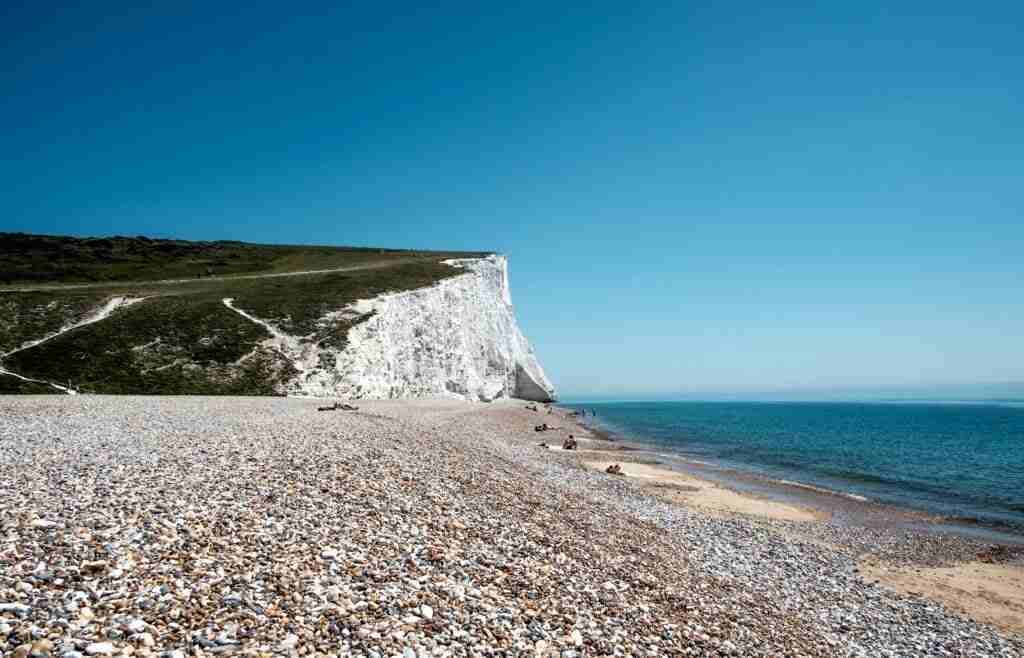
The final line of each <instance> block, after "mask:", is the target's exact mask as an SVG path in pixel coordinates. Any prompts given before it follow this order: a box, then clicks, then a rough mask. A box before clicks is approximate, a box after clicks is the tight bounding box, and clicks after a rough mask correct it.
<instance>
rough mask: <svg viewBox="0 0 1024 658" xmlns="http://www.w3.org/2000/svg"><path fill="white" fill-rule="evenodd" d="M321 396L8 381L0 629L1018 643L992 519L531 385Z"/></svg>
mask: <svg viewBox="0 0 1024 658" xmlns="http://www.w3.org/2000/svg"><path fill="white" fill-rule="evenodd" d="M322 404H323V401H322V400H296V399H273V398H193V397H182V398H145V397H122V398H115V397H105V396H80V397H78V398H71V397H58V396H48V397H44V396H38V397H34V396H33V397H28V396H24V397H22V396H18V397H14V396H11V397H0V417H2V418H3V419H4V423H0V538H2V542H0V653H2V654H4V655H7V654H9V653H13V652H15V651H19V650H20V651H24V652H26V653H31V651H32V650H33V645H38V646H36V649H40V650H41V649H47V648H48V649H49V651H48V652H43V653H44V654H45V655H70V654H68V652H72V653H74V652H77V653H79V654H82V655H86V654H92V655H125V656H127V655H132V656H137V657H141V658H146V657H147V656H151V657H153V658H155V657H156V656H159V655H161V654H164V653H165V652H174V651H181V652H182V655H185V656H188V655H194V656H214V655H252V656H256V655H271V654H273V655H287V656H295V655H303V656H365V657H367V658H369V657H371V656H380V657H383V656H394V655H398V656H412V657H415V658H420V657H421V656H446V655H449V656H456V655H460V656H461V655H522V656H539V655H545V656H546V655H555V656H560V657H569V656H576V657H577V658H580V657H582V656H612V655H624V656H625V655H634V656H639V655H710V656H716V655H722V656H725V655H729V656H737V655H743V656H747V655H751V656H755V655H765V656H768V655H806V656H834V655H855V656H877V655H886V652H890V655H992V656H1016V655H1024V637H1022V636H1021V635H1019V634H1015V633H1016V629H1018V626H1017V623H1018V622H1017V621H1016V619H1017V617H1016V616H1015V613H1014V612H1013V609H1012V605H1013V604H1014V601H1015V599H1013V597H1014V596H1015V594H1014V590H1012V589H1009V590H1007V589H1005V586H1006V585H1007V583H1009V584H1011V585H1012V583H1013V580H1012V579H1013V578H1014V577H1015V576H1013V574H1015V573H1017V571H1016V569H1017V568H1018V567H1017V565H1016V564H1015V563H1014V562H1013V561H1012V556H1010V557H1011V560H1010V562H1007V561H1006V560H1005V559H1003V558H1005V557H1006V556H1005V555H1002V554H997V553H993V552H992V550H991V546H990V545H989V544H986V543H984V542H977V541H972V540H970V539H967V538H961V537H948V538H947V537H939V536H937V535H935V534H928V533H914V532H899V533H896V532H892V531H891V529H887V528H871V527H864V528H860V527H857V528H854V527H851V526H849V525H844V524H839V523H836V522H835V521H834V520H833V519H825V518H824V517H822V516H821V515H820V514H816V513H815V512H814V511H813V510H810V511H809V510H807V509H802V508H800V507H799V506H793V507H792V509H791V510H789V511H784V510H782V508H779V507H778V506H776V505H775V503H774V501H768V500H764V499H759V498H757V497H756V496H749V495H748V494H745V493H744V492H738V491H728V489H727V488H726V487H722V486H721V485H720V484H719V483H714V482H702V481H699V479H689V480H675V479H672V478H675V477H677V476H678V474H676V473H672V472H670V473H662V472H661V470H662V469H661V466H660V465H657V464H644V463H643V462H644V461H645V456H644V455H643V454H641V453H638V452H637V451H631V450H617V449H616V448H618V447H619V446H616V445H614V444H609V442H607V441H602V440H601V439H599V438H595V437H593V436H589V435H587V434H586V433H584V432H582V431H579V430H578V429H577V428H576V426H575V425H572V424H569V423H567V422H564V421H563V419H562V418H558V413H559V412H556V413H554V414H552V415H551V416H547V414H545V413H543V412H540V413H538V412H534V411H530V410H527V409H526V408H525V406H526V405H525V404H524V403H521V402H508V403H495V404H490V405H485V404H469V403H461V402H452V401H409V402H388V401H381V402H366V401H358V402H356V403H355V404H356V405H357V406H359V411H357V412H343V411H332V412H318V411H316V407H317V406H318V405H322ZM553 418H554V419H555V420H556V422H552V419H553ZM566 420H569V419H566ZM545 421H546V422H548V423H549V424H553V425H562V426H563V429H561V430H557V431H552V432H535V431H534V430H533V428H534V426H535V425H537V424H539V423H542V422H545ZM569 433H573V434H574V436H576V437H577V438H579V441H580V444H581V445H580V448H581V450H579V451H562V450H544V449H541V448H539V447H537V444H538V443H540V442H541V441H545V442H547V443H549V444H551V445H560V444H561V441H562V440H563V439H564V438H565V437H566V436H567V435H568V434H569ZM613 459H614V460H615V461H616V463H621V464H623V466H624V470H625V471H626V473H627V476H612V475H606V474H605V473H603V472H601V471H598V470H595V469H594V468H593V467H589V468H588V467H587V466H586V465H585V462H591V463H596V465H598V466H600V465H601V464H603V463H605V462H608V461H611V460H613ZM630 459H632V460H633V464H634V466H630ZM640 467H644V468H640ZM631 468H633V469H634V472H633V473H632V475H633V477H630V475H629V474H630V469H631ZM648 469H650V470H648ZM638 475H646V476H647V477H646V478H641V477H636V476H638ZM666 477H667V478H670V481H668V482H664V481H659V480H660V479H662V478H666ZM679 477H683V476H679ZM692 489H698V491H692ZM666 491H667V492H668V494H667V495H666ZM677 494H678V498H676V495H677ZM790 514H791V515H793V516H792V518H787V515H790ZM808 516H810V517H811V518H808ZM985 556H988V557H987V558H986V557H985ZM993 556H997V557H999V560H998V562H999V564H997V565H996V566H997V567H998V569H997V570H992V569H985V570H983V571H979V570H978V569H979V567H978V566H977V565H971V563H972V562H978V561H979V560H982V559H992V558H993ZM867 557H870V558H871V560H872V561H871V563H870V564H869V562H868V561H867V560H866V558H867ZM877 565H881V566H878V567H877V568H879V569H884V570H886V571H888V572H896V573H903V572H905V573H908V574H915V573H917V574H918V575H919V576H920V578H921V579H924V578H927V579H932V580H936V579H941V580H938V581H937V582H938V583H939V584H943V585H948V580H949V578H948V572H947V571H937V570H941V569H950V568H953V569H964V570H966V572H968V573H969V574H970V575H971V578H973V579H974V581H973V586H974V587H981V588H982V589H986V591H988V590H989V589H990V590H992V591H991V592H990V594H991V596H988V599H990V601H991V602H993V605H996V606H997V608H998V606H1000V605H1002V606H1003V608H1005V610H1004V611H1003V612H1005V614H1003V613H1002V612H999V611H998V610H996V612H994V613H993V614H991V615H989V616H986V615H985V614H982V612H980V611H977V610H974V609H972V608H970V607H968V606H967V605H966V603H967V602H968V601H965V600H964V599H967V598H971V597H958V596H956V595H955V592H954V596H953V598H947V599H946V600H942V599H940V598H939V596H938V593H935V594H930V591H929V590H927V589H926V588H924V587H922V588H920V589H919V590H917V591H919V592H920V593H921V594H924V595H925V596H933V597H934V599H935V600H938V601H941V605H940V604H937V603H934V602H933V600H932V599H929V598H925V597H922V596H915V595H909V594H904V593H901V592H900V591H898V590H897V589H895V587H897V586H898V587H902V588H909V587H911V586H913V585H907V584H904V583H901V582H900V578H898V577H895V576H886V575H885V574H882V573H881V572H880V571H879V572H877V573H876V571H874V569H875V568H876V566H877ZM915 569H920V570H921V571H920V572H915V571H914V570H915ZM898 570H904V571H903V572H901V571H898ZM877 580H880V581H883V582H882V583H881V584H876V582H875V581H877ZM890 584H891V586H890ZM996 584H998V585H999V587H1000V588H1001V589H998V591H996V589H995V585H996ZM933 589H935V590H937V589H938V588H937V587H935V588H933ZM946 589H947V590H955V589H957V587H956V586H953V587H948V586H947V587H946ZM970 591H973V592H975V595H974V596H973V598H975V599H981V598H985V597H981V596H978V595H977V594H976V592H977V590H976V589H975V590H970ZM76 592H80V594H76ZM948 594H949V592H946V595H948ZM996 599H1000V600H1001V602H1000V601H997V600H996ZM971 617H973V618H974V619H976V620H977V621H973V620H972V619H971ZM32 629H37V630H35V631H33V630H32ZM167 655H174V654H170V653H167ZM72 658H73V657H72Z"/></svg>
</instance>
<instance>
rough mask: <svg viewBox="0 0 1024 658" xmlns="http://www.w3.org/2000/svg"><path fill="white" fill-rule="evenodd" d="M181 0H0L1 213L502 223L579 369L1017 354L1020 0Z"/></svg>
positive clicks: (648, 387)
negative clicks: (324, 0)
mask: <svg viewBox="0 0 1024 658" xmlns="http://www.w3.org/2000/svg"><path fill="white" fill-rule="evenodd" d="M87 4H88V3H87ZM165 4H171V3H165ZM173 4H174V6H173V7H167V8H163V9H140V8H138V7H136V6H129V5H126V6H123V7H117V6H116V3H106V5H107V6H106V8H104V9H103V10H102V11H98V10H97V9H96V8H95V7H92V8H83V7H82V6H81V5H76V6H70V7H65V8H60V7H56V6H54V5H50V6H47V7H46V8H45V9H44V8H42V7H41V6H32V7H17V6H14V5H10V4H5V6H4V8H3V9H0V31H2V32H0V34H2V36H3V39H0V57H2V61H3V62H4V63H5V65H4V67H3V68H2V70H0V76H2V89H3V90H4V102H3V103H2V104H0V126H2V127H0V134H2V144H3V147H4V148H3V149H2V156H0V176H2V179H3V180H4V181H5V183H6V185H5V194H4V195H3V196H2V200H0V230H19V231H31V232H40V233H58V234H76V235H107V234H147V235H151V236H164V237H179V238H186V239H239V240H249V241H256V242H281V243H304V242H316V243H333V244H355V245H384V246H397V247H410V248H424V249H426V248H438V249H441V248H444V249H492V250H498V251H502V252H504V253H507V254H508V255H509V256H510V257H511V267H512V286H513V288H512V293H513V300H514V301H515V303H516V307H517V311H518V313H519V315H520V319H521V322H522V324H523V326H524V329H525V331H526V332H527V334H528V335H529V336H530V338H531V339H532V340H533V342H534V345H535V347H536V348H537V351H538V352H539V354H540V356H541V358H542V362H543V363H544V365H545V367H546V368H547V370H548V371H549V373H550V375H551V376H552V379H553V380H554V381H555V383H556V384H557V385H558V386H559V388H560V389H561V391H562V392H563V394H565V395H567V396H570V397H588V396H594V395H613V396H615V395H640V396H642V395H645V394H653V393H662V394H664V393H686V394H698V395H699V394H701V393H704V392H741V393H742V392H753V391H778V390H787V389H801V390H805V389H806V390H813V389H837V388H864V387H893V386H930V385H937V384H947V383H957V384H963V383H968V384H969V383H974V382H1002V381H1024V349H1021V346H1022V337H1024V293H1022V291H1024V112H1022V108H1024V39H1021V38H1020V32H1019V27H1020V25H1022V24H1024V9H1022V8H1021V6H1020V5H1019V4H1018V3H1002V4H1001V3H973V4H970V3H956V4H953V3H943V2H920V3H913V2H905V3H877V4H876V3H872V2H865V3H809V4H806V5H804V6H799V5H795V4H787V5H786V6H785V7H769V6H767V5H764V4H763V3H748V4H746V5H739V4H731V5H727V4H725V3H707V4H704V3H701V4H684V3H669V4H664V5H654V4H652V5H647V4H636V3H600V2H597V3H595V2H588V3H584V4H581V5H578V6H573V5H563V6H559V3H543V4H542V3H529V2H527V3H515V6H514V7H500V8H486V9H485V8H483V7H482V6H481V5H480V3H450V4H445V5H443V6H441V7H436V8H430V9H425V8H422V7H411V6H410V7H402V6H396V5H383V4H373V5H371V4H367V5H364V6H360V7H337V6H331V5H320V6H318V5H315V4H305V3H292V4H290V5H282V4H280V3H267V4H259V3H255V4H249V5H239V6H234V7H232V6H229V4H228V3H213V4H215V5H217V6H215V7H211V6H207V5H208V4H210V3H203V4H190V3H173ZM829 4H831V5H835V6H831V7H826V6H825V5H829ZM894 5H898V6H894Z"/></svg>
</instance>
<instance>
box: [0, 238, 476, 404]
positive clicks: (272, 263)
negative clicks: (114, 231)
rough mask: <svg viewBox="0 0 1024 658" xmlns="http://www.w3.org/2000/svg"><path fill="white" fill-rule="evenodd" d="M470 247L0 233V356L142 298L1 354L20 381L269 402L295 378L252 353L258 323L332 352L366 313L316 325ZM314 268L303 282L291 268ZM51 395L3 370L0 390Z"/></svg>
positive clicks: (283, 361) (424, 275)
mask: <svg viewBox="0 0 1024 658" xmlns="http://www.w3.org/2000/svg"><path fill="white" fill-rule="evenodd" d="M482 255H485V254H483V253H479V252H422V251H403V250H393V249H368V248H353V247H327V246H298V245H297V246H292V245H258V244H248V243H243V242H188V241H184V240H154V239H149V238H145V237H134V238H132V237H112V238H72V237H55V236H40V235H26V234H21V233H15V234H11V233H0V354H5V353H8V352H10V351H11V350H15V349H17V348H18V347H20V346H22V345H24V344H25V343H26V342H28V341H31V340H36V339H39V338H42V337H44V336H47V335H49V334H52V333H54V332H57V331H59V330H60V329H61V328H62V327H64V326H66V325H68V324H71V323H73V322H76V321H80V320H82V319H84V318H86V317H88V316H89V315H91V314H92V313H93V312H95V310H96V309H98V308H99V307H101V306H102V305H103V304H105V303H106V302H107V301H108V300H110V299H113V298H115V297H119V296H123V297H130V298H139V297H144V298H145V299H144V300H143V301H141V302H138V303H135V304H132V305H131V306H127V307H123V308H120V309H118V310H116V311H115V312H114V313H113V314H112V315H111V316H110V317H108V318H106V319H104V320H101V321H99V322H96V323H94V324H89V325H86V326H83V327H79V328H77V329H74V330H72V331H69V332H67V333H65V334H63V335H61V336H59V337H57V338H54V339H52V340H49V341H46V342H44V343H42V344H40V345H37V346H35V347H30V348H28V349H25V350H21V351H18V352H16V353H14V354H10V355H8V356H6V357H3V358H2V361H0V365H2V366H3V368H5V369H6V370H9V371H11V372H15V373H18V374H20V375H22V376H24V377H28V378H31V379H38V380H42V381H46V382H56V383H60V384H66V383H67V382H69V381H70V382H71V383H72V384H73V385H74V386H75V387H77V388H79V389H80V390H82V391H83V392H90V393H134V394H185V393H188V394H236V395H246V394H250V395H271V394H273V393H274V392H275V391H276V386H277V384H278V383H279V382H280V381H281V380H282V379H284V378H287V377H288V376H290V375H291V374H293V371H292V370H291V369H290V368H291V366H290V363H289V362H288V360H287V358H285V357H284V356H283V355H282V354H280V353H278V352H277V351H275V350H273V349H267V348H264V347H262V346H260V343H261V342H263V341H264V340H266V339H267V338H269V337H270V336H269V333H268V332H267V330H266V329H264V328H263V327H262V326H260V325H258V324H256V323H253V322H250V321H248V320H247V319H245V318H244V317H242V316H241V315H239V314H238V313H235V312H234V311H232V310H230V309H228V308H227V307H226V306H224V304H223V302H222V300H223V299H224V298H225V297H232V298H234V300H235V301H234V304H235V306H237V307H238V308H240V309H243V310H245V311H246V312H248V313H251V314H252V315H254V316H256V317H258V318H261V319H263V320H267V321H269V322H271V323H273V324H274V325H275V326H277V327H279V328H280V329H281V330H282V331H285V332H287V333H289V334H293V335H298V336H305V337H306V340H309V341H313V342H317V343H319V344H323V345H330V346H335V347H340V346H342V345H343V344H344V341H345V336H346V334H347V331H348V329H349V328H350V327H351V326H353V325H354V324H357V323H358V322H360V321H362V320H364V319H365V317H347V318H334V319H332V320H324V316H325V315H326V314H327V313H329V312H331V311H336V310H338V309H340V308H341V307H343V306H345V305H346V304H348V303H351V302H353V301H355V300H357V299H361V298H367V297H372V296H376V295H379V294H382V293H385V292H389V291H401V290H410V289H414V288H420V287H423V286H428V285H431V284H432V283H435V282H436V281H439V280H440V279H443V278H445V277H448V276H453V275H456V274H458V273H459V270H458V269H456V268H452V267H450V266H448V265H445V264H444V263H442V262H441V261H442V260H445V259H448V258H467V257H475V256H482ZM297 272H311V273H306V274H292V273H297ZM42 392H56V391H55V389H52V388H50V387H48V386H46V385H41V384H34V383H29V382H25V381H22V380H19V379H17V378H15V377H12V376H10V375H3V374H0V393H42Z"/></svg>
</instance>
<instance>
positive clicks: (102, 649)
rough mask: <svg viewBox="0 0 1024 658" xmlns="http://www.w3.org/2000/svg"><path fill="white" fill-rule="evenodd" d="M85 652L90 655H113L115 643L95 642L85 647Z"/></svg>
mask: <svg viewBox="0 0 1024 658" xmlns="http://www.w3.org/2000/svg"><path fill="white" fill-rule="evenodd" d="M85 653H87V654H88V655H90V656H99V655H107V656H109V655H111V654H113V653H114V645H113V644H112V643H110V642H93V643H92V644H90V645H89V646H87V647H85Z"/></svg>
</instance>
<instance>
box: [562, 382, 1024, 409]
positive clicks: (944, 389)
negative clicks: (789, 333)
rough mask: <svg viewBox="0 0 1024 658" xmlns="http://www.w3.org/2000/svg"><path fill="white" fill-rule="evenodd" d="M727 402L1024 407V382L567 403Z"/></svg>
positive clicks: (633, 396)
mask: <svg viewBox="0 0 1024 658" xmlns="http://www.w3.org/2000/svg"><path fill="white" fill-rule="evenodd" d="M619 400H622V401H629V400H651V401H662V400H708V401H714V400H724V401H731V400H736V401H784V402H798V401H809V402H816V401H828V402H843V401H850V402H857V401H877V402H883V401H899V402H916V401H921V402H1007V403H1015V404H1024V382H998V383H984V384H945V385H935V386H920V387H896V386H893V387H878V388H837V389H789V390H779V391H705V392H694V391H685V392H629V393H619V394H615V393H607V394H596V393H595V394H589V395H588V394H586V393H581V394H578V395H567V396H566V399H565V401H566V402H573V401H604V402H609V401H619Z"/></svg>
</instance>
